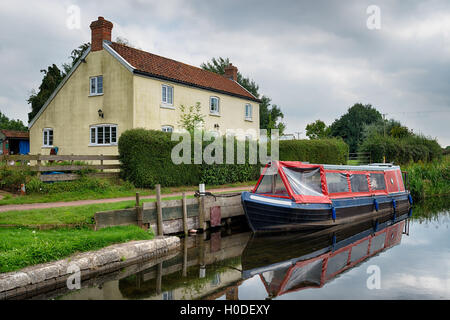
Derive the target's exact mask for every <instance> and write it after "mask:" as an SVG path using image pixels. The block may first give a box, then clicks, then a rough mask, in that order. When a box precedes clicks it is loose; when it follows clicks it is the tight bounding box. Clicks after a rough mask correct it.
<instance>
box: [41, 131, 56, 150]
mask: <svg viewBox="0 0 450 320" xmlns="http://www.w3.org/2000/svg"><path fill="white" fill-rule="evenodd" d="M50 132H51V136H52V143H51V144H50V143H49V142H50ZM46 134H47V136H46ZM54 139H55V136H54V135H53V128H44V130H42V147H43V148H52V147H53V142H54Z"/></svg>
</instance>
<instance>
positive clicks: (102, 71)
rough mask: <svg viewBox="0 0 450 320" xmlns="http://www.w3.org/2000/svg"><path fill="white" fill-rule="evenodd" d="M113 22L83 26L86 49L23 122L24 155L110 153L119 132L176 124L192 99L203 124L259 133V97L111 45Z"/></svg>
mask: <svg viewBox="0 0 450 320" xmlns="http://www.w3.org/2000/svg"><path fill="white" fill-rule="evenodd" d="M112 27H113V24H112V23H111V22H109V21H107V20H105V19H104V18H102V17H99V18H98V20H97V21H94V22H92V23H91V25H90V28H91V30H92V39H91V46H90V48H89V49H88V50H86V52H85V53H84V55H83V56H82V58H81V59H80V60H79V61H78V63H77V64H76V65H75V66H74V67H73V68H72V70H71V71H70V72H69V74H68V75H67V76H66V77H65V78H64V80H63V81H62V83H61V84H60V85H59V87H58V88H57V89H56V90H55V92H54V93H53V94H52V96H51V97H50V98H49V100H48V101H47V102H46V103H45V105H44V106H43V108H42V109H41V110H40V112H39V113H38V114H37V115H36V117H35V118H34V119H33V120H32V121H31V122H30V124H29V128H30V154H38V153H41V154H48V153H49V152H50V149H51V148H52V147H58V154H81V155H83V154H105V155H113V154H117V153H118V148H117V143H118V139H119V137H120V134H121V133H122V132H124V131H125V130H128V129H132V128H146V129H154V130H164V131H172V130H177V129H180V128H179V127H178V125H177V124H178V121H179V120H180V115H181V111H180V106H181V105H184V106H186V107H188V106H191V105H195V104H196V103H197V102H200V105H201V108H202V109H201V111H202V114H204V115H205V124H204V128H205V129H206V130H216V131H218V132H219V133H220V134H225V133H226V130H227V129H233V130H236V129H241V130H244V131H247V130H250V131H253V132H256V134H258V132H259V102H260V100H258V99H257V98H256V97H255V96H253V95H252V94H251V93H250V92H248V91H247V90H246V89H244V88H243V87H242V86H240V85H239V84H238V83H237V81H236V80H237V68H236V67H234V66H232V65H230V66H229V67H228V68H226V72H225V75H224V76H221V75H218V74H215V73H212V72H209V71H205V70H202V69H200V68H197V67H194V66H190V65H187V64H184V63H181V62H178V61H175V60H171V59H168V58H164V57H161V56H157V55H154V54H151V53H149V52H145V51H141V50H138V49H134V48H131V47H128V46H125V45H122V44H119V43H115V42H111V31H112Z"/></svg>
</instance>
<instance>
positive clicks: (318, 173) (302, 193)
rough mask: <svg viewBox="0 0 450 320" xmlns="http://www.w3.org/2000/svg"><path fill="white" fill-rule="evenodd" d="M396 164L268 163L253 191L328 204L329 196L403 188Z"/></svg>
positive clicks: (388, 191)
mask: <svg viewBox="0 0 450 320" xmlns="http://www.w3.org/2000/svg"><path fill="white" fill-rule="evenodd" d="M404 190H405V189H404V185H403V180H402V176H401V171H400V169H399V168H398V167H393V168H389V167H374V166H372V167H371V166H367V168H366V167H363V168H358V167H356V166H341V167H339V166H330V165H317V164H305V163H302V162H298V161H274V162H273V163H271V164H270V165H267V166H266V167H265V168H264V170H263V173H262V175H261V177H260V179H259V181H258V183H257V185H256V186H255V188H254V190H253V192H255V193H259V194H265V195H269V196H274V197H281V198H291V199H294V200H295V201H296V202H297V203H331V199H330V198H339V197H349V196H370V195H373V194H380V193H381V194H387V193H395V192H399V191H404Z"/></svg>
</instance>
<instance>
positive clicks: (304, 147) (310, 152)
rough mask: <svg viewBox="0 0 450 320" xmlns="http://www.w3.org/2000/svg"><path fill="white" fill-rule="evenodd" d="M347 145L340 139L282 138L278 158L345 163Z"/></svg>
mask: <svg viewBox="0 0 450 320" xmlns="http://www.w3.org/2000/svg"><path fill="white" fill-rule="evenodd" d="M348 150H349V149H348V145H347V144H346V143H345V142H344V141H343V140H342V139H337V138H335V139H315V140H282V141H280V160H283V161H303V162H309V163H323V164H346V163H347V159H348Z"/></svg>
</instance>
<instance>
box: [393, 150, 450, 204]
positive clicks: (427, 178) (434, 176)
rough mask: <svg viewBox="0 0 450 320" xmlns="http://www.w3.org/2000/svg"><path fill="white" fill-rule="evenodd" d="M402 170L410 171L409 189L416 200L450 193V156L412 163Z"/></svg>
mask: <svg viewBox="0 0 450 320" xmlns="http://www.w3.org/2000/svg"><path fill="white" fill-rule="evenodd" d="M402 170H404V171H406V172H408V181H409V189H410V192H411V195H412V196H413V198H414V200H416V201H419V200H423V199H424V198H426V197H430V196H443V195H449V194H450V158H448V157H446V158H444V159H443V160H442V161H438V160H434V161H432V162H428V163H423V162H422V161H419V162H417V163H410V164H408V165H406V166H403V167H402Z"/></svg>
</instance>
